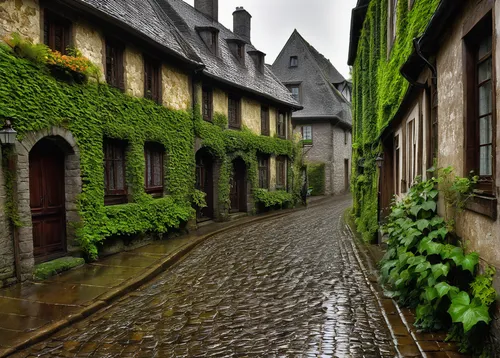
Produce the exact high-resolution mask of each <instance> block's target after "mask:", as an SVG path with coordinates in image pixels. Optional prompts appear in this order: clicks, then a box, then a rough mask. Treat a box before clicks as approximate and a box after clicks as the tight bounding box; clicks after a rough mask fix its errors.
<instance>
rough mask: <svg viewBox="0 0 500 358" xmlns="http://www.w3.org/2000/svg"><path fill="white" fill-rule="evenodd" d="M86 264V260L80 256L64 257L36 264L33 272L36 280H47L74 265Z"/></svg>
mask: <svg viewBox="0 0 500 358" xmlns="http://www.w3.org/2000/svg"><path fill="white" fill-rule="evenodd" d="M83 264H85V260H84V259H82V258H80V257H62V258H60V259H56V260H53V261H48V262H44V263H43V264H40V265H36V266H35V271H34V272H33V278H34V279H35V280H40V281H41V280H46V279H48V278H49V277H52V276H55V275H57V274H58V273H61V272H64V271H68V270H70V269H72V268H74V267H77V266H81V265H83Z"/></svg>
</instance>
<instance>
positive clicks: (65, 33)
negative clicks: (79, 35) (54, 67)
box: [43, 9, 71, 55]
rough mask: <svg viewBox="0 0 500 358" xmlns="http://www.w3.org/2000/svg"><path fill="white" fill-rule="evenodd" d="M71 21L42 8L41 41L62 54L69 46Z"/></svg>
mask: <svg viewBox="0 0 500 358" xmlns="http://www.w3.org/2000/svg"><path fill="white" fill-rule="evenodd" d="M70 36H71V22H70V21H69V20H67V19H65V18H63V17H61V16H58V15H56V14H54V13H53V12H51V11H50V10H47V9H45V10H44V19H43V42H44V43H45V45H47V46H49V47H50V49H51V50H53V51H59V52H60V53H62V54H63V55H64V54H66V52H67V51H66V49H67V48H68V47H69V46H71V41H70V40H71V38H70Z"/></svg>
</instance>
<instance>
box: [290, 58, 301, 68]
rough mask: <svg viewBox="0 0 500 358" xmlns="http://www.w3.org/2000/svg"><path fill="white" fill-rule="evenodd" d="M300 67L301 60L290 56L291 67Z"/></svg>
mask: <svg viewBox="0 0 500 358" xmlns="http://www.w3.org/2000/svg"><path fill="white" fill-rule="evenodd" d="M298 65H299V58H298V57H297V56H290V67H297V66H298Z"/></svg>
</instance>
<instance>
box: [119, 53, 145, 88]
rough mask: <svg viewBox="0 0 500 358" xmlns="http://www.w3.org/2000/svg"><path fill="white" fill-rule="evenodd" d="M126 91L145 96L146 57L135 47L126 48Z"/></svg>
mask: <svg viewBox="0 0 500 358" xmlns="http://www.w3.org/2000/svg"><path fill="white" fill-rule="evenodd" d="M124 57H125V91H126V92H127V93H128V94H129V95H131V96H136V97H143V96H144V59H143V57H142V53H141V51H139V50H138V49H136V48H134V47H127V48H126V49H125V55H124Z"/></svg>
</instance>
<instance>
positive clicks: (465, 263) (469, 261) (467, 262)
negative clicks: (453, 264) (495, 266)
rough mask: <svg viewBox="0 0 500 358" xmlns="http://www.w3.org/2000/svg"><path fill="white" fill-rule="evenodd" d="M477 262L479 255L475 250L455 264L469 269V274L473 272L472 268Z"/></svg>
mask: <svg viewBox="0 0 500 358" xmlns="http://www.w3.org/2000/svg"><path fill="white" fill-rule="evenodd" d="M478 262H479V255H478V254H477V253H476V252H473V253H470V254H468V255H467V256H465V257H464V259H463V260H462V262H461V263H460V265H459V264H457V266H460V267H462V269H464V270H468V271H470V273H471V274H474V269H475V268H476V265H477V264H478Z"/></svg>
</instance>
